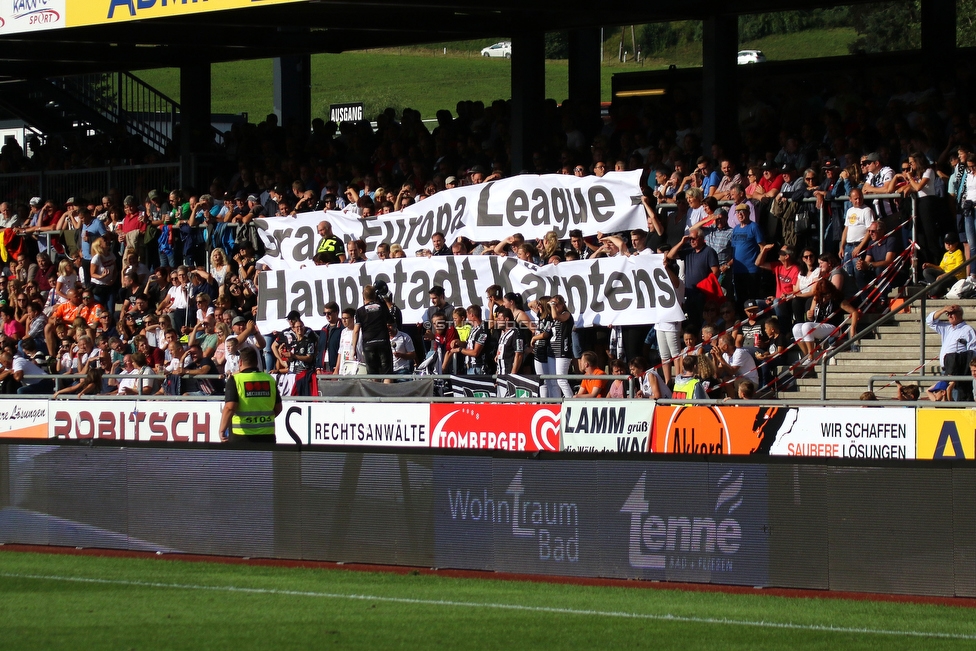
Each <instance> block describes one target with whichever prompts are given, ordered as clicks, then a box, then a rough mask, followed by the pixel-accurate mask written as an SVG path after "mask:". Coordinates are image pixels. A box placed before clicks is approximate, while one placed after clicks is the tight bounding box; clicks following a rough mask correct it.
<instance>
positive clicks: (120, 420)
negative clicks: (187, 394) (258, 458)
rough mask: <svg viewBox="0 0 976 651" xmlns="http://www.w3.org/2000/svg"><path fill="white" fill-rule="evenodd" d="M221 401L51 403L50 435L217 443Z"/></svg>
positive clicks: (221, 407) (77, 437)
mask: <svg viewBox="0 0 976 651" xmlns="http://www.w3.org/2000/svg"><path fill="white" fill-rule="evenodd" d="M222 409H223V403H220V402H205V401H193V402H190V401H187V402H150V401H135V400H118V401H116V400H113V401H105V402H89V401H85V402H62V401H56V402H52V403H51V407H50V432H51V436H52V437H53V438H66V439H102V440H110V441H156V442H175V443H220V433H219V432H218V431H217V430H218V428H219V427H220V412H221V410H222Z"/></svg>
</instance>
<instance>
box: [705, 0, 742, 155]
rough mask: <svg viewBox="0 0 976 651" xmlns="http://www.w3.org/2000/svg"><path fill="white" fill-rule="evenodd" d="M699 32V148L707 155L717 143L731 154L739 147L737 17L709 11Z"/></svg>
mask: <svg viewBox="0 0 976 651" xmlns="http://www.w3.org/2000/svg"><path fill="white" fill-rule="evenodd" d="M702 31H703V35H702V36H703V38H702V84H703V86H702V149H703V150H704V152H705V154H706V155H710V151H711V147H712V145H713V144H719V145H721V146H722V149H723V150H724V151H725V153H726V154H731V153H733V152H735V151H737V150H738V147H739V124H738V115H739V102H738V95H737V92H736V91H737V89H738V84H737V82H736V53H737V52H738V51H739V18H738V16H735V15H727V14H709V15H708V16H706V17H705V19H704V20H703V21H702Z"/></svg>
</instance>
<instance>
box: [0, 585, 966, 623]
mask: <svg viewBox="0 0 976 651" xmlns="http://www.w3.org/2000/svg"><path fill="white" fill-rule="evenodd" d="M0 577H5V578H11V579H33V580H40V581H67V582H72V583H96V584H101V585H124V586H133V587H139V588H170V589H174V590H211V591H215V592H232V593H242V594H263V595H280V596H287V597H318V598H323V599H345V600H349V601H378V602H382V603H397V604H409V605H418V606H451V607H456V608H491V609H494V610H514V611H518V612H531V613H545V614H555V615H583V616H590V617H616V618H621V619H639V620H651V621H661V622H678V623H689V624H718V625H725V626H751V627H754V628H771V629H786V630H793V631H817V632H823V633H856V634H864V635H889V636H903V637H921V638H938V639H944V640H976V634H966V633H936V632H931V633H929V632H925V631H894V630H886V629H878V628H852V627H840V626H826V625H822V624H793V623H790V622H767V621H763V620H759V621H755V620H746V619H725V618H718V617H690V616H687V615H671V614H668V613H665V614H661V615H657V614H653V613H628V612H620V611H612V610H584V609H576V608H555V607H552V606H523V605H519V604H500V603H490V602H489V603H485V602H477V601H444V600H440V599H410V598H407V597H383V596H379V595H366V594H342V593H336V592H309V591H303V590H275V589H271V588H243V587H239V586H220V585H192V584H185V583H156V582H150V581H123V580H116V579H93V578H87V577H75V576H56V575H43V574H13V573H7V572H0Z"/></svg>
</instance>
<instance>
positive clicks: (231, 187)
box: [0, 75, 976, 398]
mask: <svg viewBox="0 0 976 651" xmlns="http://www.w3.org/2000/svg"><path fill="white" fill-rule="evenodd" d="M808 99H810V104H811V105H816V107H817V108H816V110H814V111H812V112H811V111H810V110H809V107H808V109H807V110H805V111H801V112H799V113H797V115H799V116H800V118H801V121H800V122H794V121H793V119H792V118H790V117H787V116H784V115H779V116H778V118H777V117H776V116H777V113H776V111H775V110H774V108H773V107H771V106H769V105H768V104H764V103H763V102H762V101H761V100H760V99H757V98H756V97H755V96H753V95H751V94H749V93H746V94H745V97H744V98H743V106H747V107H750V111H746V112H744V113H742V114H741V115H742V119H741V120H740V122H741V125H742V133H741V138H737V140H741V147H739V148H738V149H737V151H736V152H732V151H726V150H725V149H723V147H722V146H721V145H720V144H713V145H711V147H710V148H709V149H707V150H705V149H703V148H702V145H701V119H700V114H699V112H698V111H696V110H695V109H694V108H688V107H686V106H681V105H670V106H669V107H668V110H669V111H673V113H671V114H670V115H668V114H667V113H666V112H664V111H662V110H661V108H660V107H657V108H655V107H654V106H653V105H650V104H643V105H642V104H640V103H637V102H633V103H631V102H619V103H615V104H614V106H612V107H611V111H610V116H609V119H608V120H607V121H604V122H602V123H596V122H593V121H591V120H589V118H587V116H588V115H590V112H587V111H584V110H582V108H583V107H580V106H577V105H576V104H574V103H572V102H568V101H567V102H565V103H564V104H562V105H558V106H557V105H556V104H555V103H554V102H550V103H547V106H546V120H545V122H544V124H545V125H546V126H545V128H544V129H543V132H542V133H540V134H539V147H538V149H537V150H535V151H534V152H533V153H532V156H531V165H530V166H529V169H527V170H522V172H529V173H540V174H542V173H556V174H573V175H576V176H585V175H596V176H602V175H604V174H606V173H607V172H609V171H611V170H634V169H641V170H643V171H644V174H643V176H642V179H644V180H643V181H642V185H643V187H642V188H640V191H641V192H642V194H643V204H644V207H645V210H646V214H647V228H646V229H638V230H634V231H631V232H626V233H607V234H600V235H599V236H598V237H593V238H587V237H583V235H582V234H581V233H580V232H578V231H574V232H571V233H570V234H569V235H570V236H569V238H568V239H567V240H563V241H561V240H559V239H558V237H557V236H556V235H555V233H550V234H549V235H547V236H546V237H545V238H542V239H540V240H538V241H525V240H524V239H523V238H522V237H521V236H520V235H519V234H513V235H512V236H511V237H509V238H506V239H505V240H502V241H497V242H471V241H468V240H466V239H464V238H459V239H458V240H456V241H447V240H446V238H445V237H444V236H443V234H438V235H437V236H435V238H434V241H433V246H432V247H431V249H430V250H426V251H417V252H412V253H414V254H419V255H438V256H439V255H501V256H513V257H518V258H520V259H523V260H526V261H531V262H533V263H535V264H538V265H546V264H560V263H562V262H565V261H568V260H574V259H586V258H591V257H599V256H617V255H624V256H630V255H642V254H646V253H660V254H662V255H663V259H664V261H665V266H666V268H667V270H668V273H669V274H670V276H671V279H672V281H673V283H674V284H675V286H676V287H678V288H679V290H680V291H681V292H682V294H683V296H684V306H685V312H686V319H685V320H684V321H683V322H674V323H658V324H646V325H645V326H627V327H622V328H621V327H617V328H613V327H609V328H603V327H599V328H582V329H576V328H573V327H572V322H573V315H571V314H570V313H569V311H568V309H567V306H566V302H565V298H564V297H561V296H552V297H550V296H546V297H540V298H538V299H537V300H534V301H532V302H531V303H530V304H525V303H524V302H523V297H522V296H520V295H518V294H508V295H504V296H502V295H500V292H498V291H496V290H497V288H492V290H491V291H490V292H489V296H488V297H487V299H488V300H487V307H486V308H484V309H482V308H478V307H476V306H451V305H447V304H445V303H444V300H443V290H441V289H440V288H437V287H432V288H431V300H432V303H431V309H430V310H429V311H428V314H427V317H426V318H425V320H424V321H423V323H420V324H409V323H408V324H404V323H402V319H401V318H399V316H398V314H399V312H398V310H397V308H396V306H395V305H392V303H391V302H390V301H389V300H387V299H389V293H388V292H386V291H383V288H371V291H372V293H371V294H370V295H369V298H365V297H364V303H363V307H360V310H363V309H364V308H366V307H367V306H369V305H383V306H384V308H385V311H384V310H379V308H376V309H377V310H379V311H380V312H382V313H383V314H384V315H385V314H387V313H388V314H389V317H386V316H384V317H383V318H384V319H386V320H387V321H388V322H389V323H387V324H386V326H387V328H388V332H387V334H388V336H389V339H390V342H391V346H390V348H391V351H392V359H391V360H390V362H389V364H388V365H387V364H386V362H385V361H383V360H381V361H380V362H377V361H376V360H377V359H379V358H378V357H377V356H376V355H372V354H370V355H365V354H364V353H358V352H357V342H361V341H362V338H359V337H358V336H357V334H356V333H358V332H359V327H358V325H361V324H366V323H367V322H368V321H369V318H372V317H368V315H366V313H361V314H357V312H356V310H355V309H352V308H350V309H346V310H344V311H343V310H340V308H339V306H338V305H337V304H334V303H333V304H330V305H329V306H328V308H327V309H326V316H327V318H328V320H329V325H328V326H326V327H324V328H322V329H321V330H320V331H318V332H313V331H311V330H310V329H309V328H307V327H306V326H305V325H304V324H303V323H302V321H301V318H300V315H298V314H297V313H293V314H291V315H289V319H288V320H289V322H290V324H291V328H289V329H288V330H286V331H284V332H274V333H272V332H264V333H261V332H259V331H258V329H257V327H256V323H255V314H256V305H257V297H256V293H257V283H256V274H257V273H258V272H259V268H258V267H259V265H258V264H257V260H258V259H260V256H261V254H262V244H261V242H260V239H259V238H258V237H257V234H256V231H255V229H254V228H253V226H252V222H253V220H254V219H257V218H259V217H263V216H289V215H295V214H298V213H305V212H310V211H316V210H340V211H347V212H353V213H356V214H357V215H360V216H362V217H366V218H369V217H371V216H376V215H382V214H385V213H389V212H392V211H396V210H399V209H402V208H403V207H405V206H407V205H410V204H411V203H413V202H416V201H420V200H423V199H424V198H426V197H429V196H431V195H433V194H435V193H437V192H442V191H444V190H449V189H451V188H453V187H458V186H461V185H468V184H478V183H484V182H486V181H490V180H492V179H496V178H501V177H505V176H510V175H512V174H513V173H514V172H515V171H513V170H511V169H510V166H509V163H508V157H507V151H508V142H507V139H508V124H509V115H508V110H509V105H508V104H507V103H506V102H503V101H496V102H494V103H492V104H491V105H488V106H486V105H483V104H482V103H480V102H460V103H458V105H457V107H456V111H455V112H454V113H452V112H450V111H446V110H443V111H439V112H438V113H437V123H436V125H434V126H433V128H430V127H428V125H426V124H425V123H424V122H423V121H422V120H421V117H420V114H419V113H417V112H416V111H412V110H410V109H405V110H404V111H403V112H402V115H401V116H399V119H398V116H397V115H396V112H395V111H393V110H388V111H386V112H384V113H383V114H381V115H379V116H377V119H376V123H375V127H371V126H370V125H369V124H368V123H343V124H342V125H341V126H340V127H337V126H336V125H335V124H332V123H326V122H324V121H322V120H318V119H317V120H315V121H313V123H312V125H311V129H309V130H307V131H306V130H304V129H301V128H298V127H295V126H294V125H289V127H288V128H285V127H281V126H279V125H278V124H277V121H276V120H275V119H274V118H273V116H269V117H268V119H267V120H265V121H264V122H262V123H261V124H259V125H250V124H248V125H239V126H235V127H234V129H233V130H232V131H231V132H230V133H229V134H228V136H227V139H226V144H225V149H224V150H223V154H224V155H225V156H226V157H227V158H228V160H233V161H235V163H236V169H235V170H233V171H232V172H230V173H228V174H227V175H225V176H222V177H219V178H215V179H213V181H212V183H211V185H210V186H209V187H208V188H202V189H187V190H185V191H184V190H181V189H172V190H169V191H168V192H160V191H156V190H153V191H152V192H149V193H148V194H147V196H145V197H135V196H131V195H129V196H122V194H123V193H122V192H120V191H118V190H116V189H109V190H108V191H107V192H106V194H105V196H101V197H71V198H68V199H67V201H63V202H62V200H61V199H59V198H49V197H43V198H41V197H33V198H30V199H29V200H24V198H20V199H18V198H17V197H11V198H9V199H8V200H7V201H5V202H3V203H2V204H0V229H3V233H4V238H3V240H0V241H2V242H3V243H4V246H5V251H2V252H0V253H5V254H6V256H7V259H8V262H7V265H6V267H5V268H4V274H5V276H6V278H7V281H6V283H5V284H4V289H3V290H2V291H0V322H2V325H3V331H4V332H3V334H4V336H5V338H4V345H3V349H4V351H5V352H6V353H8V355H9V363H8V362H7V361H5V360H4V358H3V357H2V356H0V364H2V368H3V369H4V370H3V371H2V372H0V390H3V391H8V392H10V391H19V392H23V393H53V392H54V391H58V393H59V395H64V394H70V393H75V394H83V393H119V394H134V393H142V394H148V393H167V394H173V395H176V394H190V395H207V394H210V393H213V392H215V391H217V392H218V393H219V390H220V382H221V380H222V378H224V377H226V376H227V375H228V374H230V373H233V372H234V370H235V368H236V363H237V361H236V360H237V356H238V355H239V352H240V350H241V348H242V347H253V348H255V349H256V350H258V351H259V352H260V353H261V357H262V359H263V361H264V366H265V367H266V368H267V369H268V370H271V371H275V372H278V373H281V374H283V375H287V376H288V378H289V380H288V381H287V382H286V383H285V384H284V386H286V387H287V390H289V391H293V392H295V393H308V392H310V391H314V384H315V383H314V381H313V380H314V378H315V376H316V374H322V373H336V372H340V370H341V369H342V367H343V363H344V362H345V361H357V360H358V361H359V362H362V363H367V362H368V367H369V370H371V371H375V370H382V371H388V372H390V373H395V374H404V373H412V372H416V371H417V370H418V369H420V370H421V371H423V372H434V373H515V374H518V373H522V374H532V373H536V374H541V373H559V374H564V373H567V372H570V371H573V372H591V373H595V372H596V371H600V372H602V371H604V370H610V371H615V370H618V371H623V370H625V369H626V371H628V372H629V373H631V374H636V375H635V377H639V379H640V382H639V383H638V384H639V391H640V394H641V395H647V396H649V397H650V396H653V397H661V396H665V397H666V396H668V395H672V394H676V395H679V396H682V397H683V396H691V395H711V396H715V395H729V396H733V397H734V396H750V395H753V394H754V392H755V391H756V389H757V388H760V387H763V386H765V385H768V384H770V383H771V382H772V381H773V380H774V379H775V378H776V376H777V374H779V373H780V370H782V369H783V368H790V367H792V368H796V367H798V368H799V371H800V372H805V370H804V369H805V368H806V366H808V365H809V363H810V362H812V361H814V360H815V359H816V356H817V350H818V345H819V342H821V341H822V340H824V339H828V338H831V337H836V336H838V335H842V334H845V332H844V329H846V333H847V334H853V333H854V332H855V331H856V327H857V323H858V318H859V316H862V315H863V313H864V312H866V311H869V310H870V309H872V307H873V306H874V302H873V301H874V299H875V298H877V296H879V295H881V294H883V293H884V292H885V291H886V290H887V289H888V288H889V287H891V286H897V285H900V284H904V283H906V282H909V280H910V279H911V278H913V277H917V278H918V279H919V280H921V279H924V280H926V281H930V282H931V281H934V280H937V279H940V278H943V277H944V276H945V275H946V274H947V272H948V271H950V270H952V269H953V268H955V267H957V266H959V264H961V263H962V261H963V260H964V259H966V258H968V257H969V256H970V246H969V242H972V241H976V210H974V201H976V159H974V158H973V155H972V150H971V147H970V143H971V142H973V129H974V127H976V112H968V111H967V107H966V103H965V101H964V97H963V94H962V93H958V92H956V90H955V89H953V88H951V87H947V86H940V87H926V86H924V85H922V84H921V80H920V81H919V82H916V81H915V80H913V79H910V78H908V77H906V76H904V75H899V76H897V77H896V78H895V79H894V81H893V84H892V87H891V88H887V87H884V86H883V85H878V84H872V85H871V86H870V89H868V90H867V91H865V92H864V93H863V94H861V95H859V96H853V95H850V94H848V93H845V92H841V90H839V89H838V90H836V92H835V93H834V94H830V93H826V92H825V94H824V95H823V96H820V97H816V98H808ZM814 100H816V101H814ZM780 108H781V109H782V108H783V107H780ZM29 149H30V151H31V153H32V154H33V156H28V155H27V154H26V153H25V152H24V150H23V149H20V148H19V147H17V146H15V145H12V144H10V143H8V145H7V146H5V147H4V151H3V152H2V154H0V162H2V165H0V167H2V169H4V170H6V171H16V170H20V169H26V168H29V167H31V166H42V167H43V166H47V165H50V164H52V161H55V160H59V161H60V159H61V158H62V156H61V154H60V153H58V152H55V151H53V149H52V147H50V146H47V147H45V146H42V145H40V144H39V143H31V144H30V147H29ZM61 162H63V161H61ZM821 209H822V210H823V214H824V216H825V219H826V229H825V232H824V233H822V234H821V233H820V232H819V223H820V220H819V215H820V211H821ZM913 216H914V219H912V217H913ZM222 224H233V225H234V226H235V231H234V232H235V233H236V237H235V238H230V239H228V238H226V237H217V235H216V234H217V233H218V230H219V226H220V225H222ZM319 235H320V243H319V247H318V252H317V255H316V262H317V263H320V264H343V263H348V262H358V261H362V260H364V259H365V255H366V250H365V247H364V246H363V243H362V242H357V241H354V240H353V241H348V242H342V241H341V240H340V239H339V238H337V237H335V236H334V235H333V233H332V228H331V225H330V224H329V222H328V220H327V219H324V220H323V221H322V223H321V224H320V226H319ZM913 244H915V245H917V247H916V246H913ZM913 251H914V254H913ZM376 255H377V256H378V257H380V258H387V257H388V258H397V257H403V256H405V255H406V252H404V251H402V249H400V247H399V246H397V245H395V244H394V245H393V246H388V245H381V246H380V247H379V248H378V249H377V251H376ZM968 273H969V275H971V276H972V277H973V278H974V279H976V264H974V265H973V267H972V268H971V269H969V270H968ZM966 275H967V272H966V271H960V272H958V273H957V277H958V278H960V279H962V278H964V277H966ZM943 291H944V289H943ZM493 292H494V293H493ZM496 294H497V295H496ZM370 310H372V308H370ZM373 311H376V310H373ZM567 324H568V325H567ZM373 325H375V324H374V323H370V324H369V325H368V329H369V341H368V342H367V343H368V344H369V347H375V343H376V340H375V328H373V327H372V326H373ZM367 357H369V360H367ZM384 360H385V357H384ZM797 362H798V364H797ZM377 364H379V366H377ZM48 371H49V372H50V373H52V374H65V373H70V374H76V375H79V376H84V379H82V380H78V381H67V380H63V379H58V378H56V377H52V378H50V379H49V378H47V377H42V378H40V379H38V378H37V376H43V375H44V374H45V373H46V372H48ZM108 374H126V375H149V376H160V377H152V378H144V379H135V380H132V379H129V378H125V379H121V380H106V379H104V378H103V377H102V375H108ZM25 375H26V376H28V377H27V378H26V379H25V377H24V376H25ZM198 375H199V376H204V377H203V378H197V377H195V376H198ZM689 378H693V379H694V380H695V381H693V382H692V381H690V380H689ZM676 387H677V388H676ZM613 391H619V387H616V388H615V387H614V385H613V384H612V383H611V382H601V381H595V383H594V381H589V380H588V381H587V382H584V383H583V384H582V385H580V386H579V388H578V389H577V388H576V385H575V383H573V384H571V383H570V382H567V381H563V380H560V381H558V382H547V383H543V392H544V393H547V394H548V395H563V396H564V397H567V398H568V397H571V396H573V395H579V396H591V395H607V394H608V393H611V392H613Z"/></svg>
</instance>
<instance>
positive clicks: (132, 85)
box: [48, 72, 180, 152]
mask: <svg viewBox="0 0 976 651" xmlns="http://www.w3.org/2000/svg"><path fill="white" fill-rule="evenodd" d="M48 81H49V82H50V83H51V84H52V85H53V86H55V87H56V88H58V89H60V90H61V91H62V92H64V93H65V94H66V95H67V96H69V97H70V98H71V99H73V100H74V101H76V102H79V103H81V104H82V105H84V106H86V107H87V108H88V109H90V110H93V111H95V112H96V113H98V115H100V116H101V117H103V118H104V119H106V120H108V121H109V122H112V123H114V124H118V125H124V127H125V129H126V131H127V132H128V133H130V134H132V135H136V136H138V137H139V138H140V139H141V140H142V141H143V142H144V143H146V144H147V145H149V146H150V147H152V148H153V149H155V150H156V151H158V152H164V151H165V150H166V147H167V146H168V145H169V143H170V141H171V140H172V137H173V133H174V131H175V128H176V123H177V116H178V115H179V109H180V107H179V104H177V103H176V102H174V101H173V100H172V99H170V98H169V97H167V96H166V95H163V94H162V93H160V92H159V91H158V90H156V89H155V88H153V87H152V86H149V85H147V84H145V83H144V82H143V81H142V80H140V79H139V78H138V77H135V76H133V75H131V74H129V73H128V72H114V73H104V74H90V75H75V76H71V77H52V78H50V79H48Z"/></svg>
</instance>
